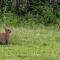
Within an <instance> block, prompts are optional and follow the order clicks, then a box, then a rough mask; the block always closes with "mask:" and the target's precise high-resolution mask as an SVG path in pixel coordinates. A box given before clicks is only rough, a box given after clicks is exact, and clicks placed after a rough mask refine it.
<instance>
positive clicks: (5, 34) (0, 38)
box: [0, 26, 11, 44]
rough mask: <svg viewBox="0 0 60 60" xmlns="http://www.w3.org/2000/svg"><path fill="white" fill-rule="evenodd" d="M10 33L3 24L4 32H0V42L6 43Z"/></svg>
mask: <svg viewBox="0 0 60 60" xmlns="http://www.w3.org/2000/svg"><path fill="white" fill-rule="evenodd" d="M10 33H11V30H10V29H9V28H8V27H7V26H5V28H4V32H1V33H0V44H8V40H9V36H10Z"/></svg>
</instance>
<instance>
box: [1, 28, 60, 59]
mask: <svg viewBox="0 0 60 60" xmlns="http://www.w3.org/2000/svg"><path fill="white" fill-rule="evenodd" d="M0 60H60V31H56V30H55V29H52V28H51V29H50V28H38V27H37V29H32V28H24V27H19V28H18V27H15V32H14V30H13V29H12V35H11V37H10V43H9V44H8V45H0Z"/></svg>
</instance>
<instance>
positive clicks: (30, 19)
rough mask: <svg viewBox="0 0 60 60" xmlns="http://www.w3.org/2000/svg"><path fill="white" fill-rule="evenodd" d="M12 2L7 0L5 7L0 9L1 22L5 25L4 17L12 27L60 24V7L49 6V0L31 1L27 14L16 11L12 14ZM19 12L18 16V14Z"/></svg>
mask: <svg viewBox="0 0 60 60" xmlns="http://www.w3.org/2000/svg"><path fill="white" fill-rule="evenodd" d="M11 4H12V2H11V0H6V1H5V2H4V6H3V7H2V9H0V18H1V19H0V21H1V22H3V23H4V20H3V17H4V16H6V17H7V20H6V22H7V23H8V24H10V25H20V24H30V25H32V24H40V23H42V24H44V25H50V24H59V23H58V20H59V21H60V7H59V6H58V7H57V6H56V7H53V6H52V5H50V4H49V0H31V1H30V6H29V9H28V11H27V12H26V13H27V14H24V12H22V11H20V10H18V9H16V10H15V11H13V12H11ZM17 12H18V15H17V14H16V13H17ZM20 12H21V13H22V14H21V13H20Z"/></svg>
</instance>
